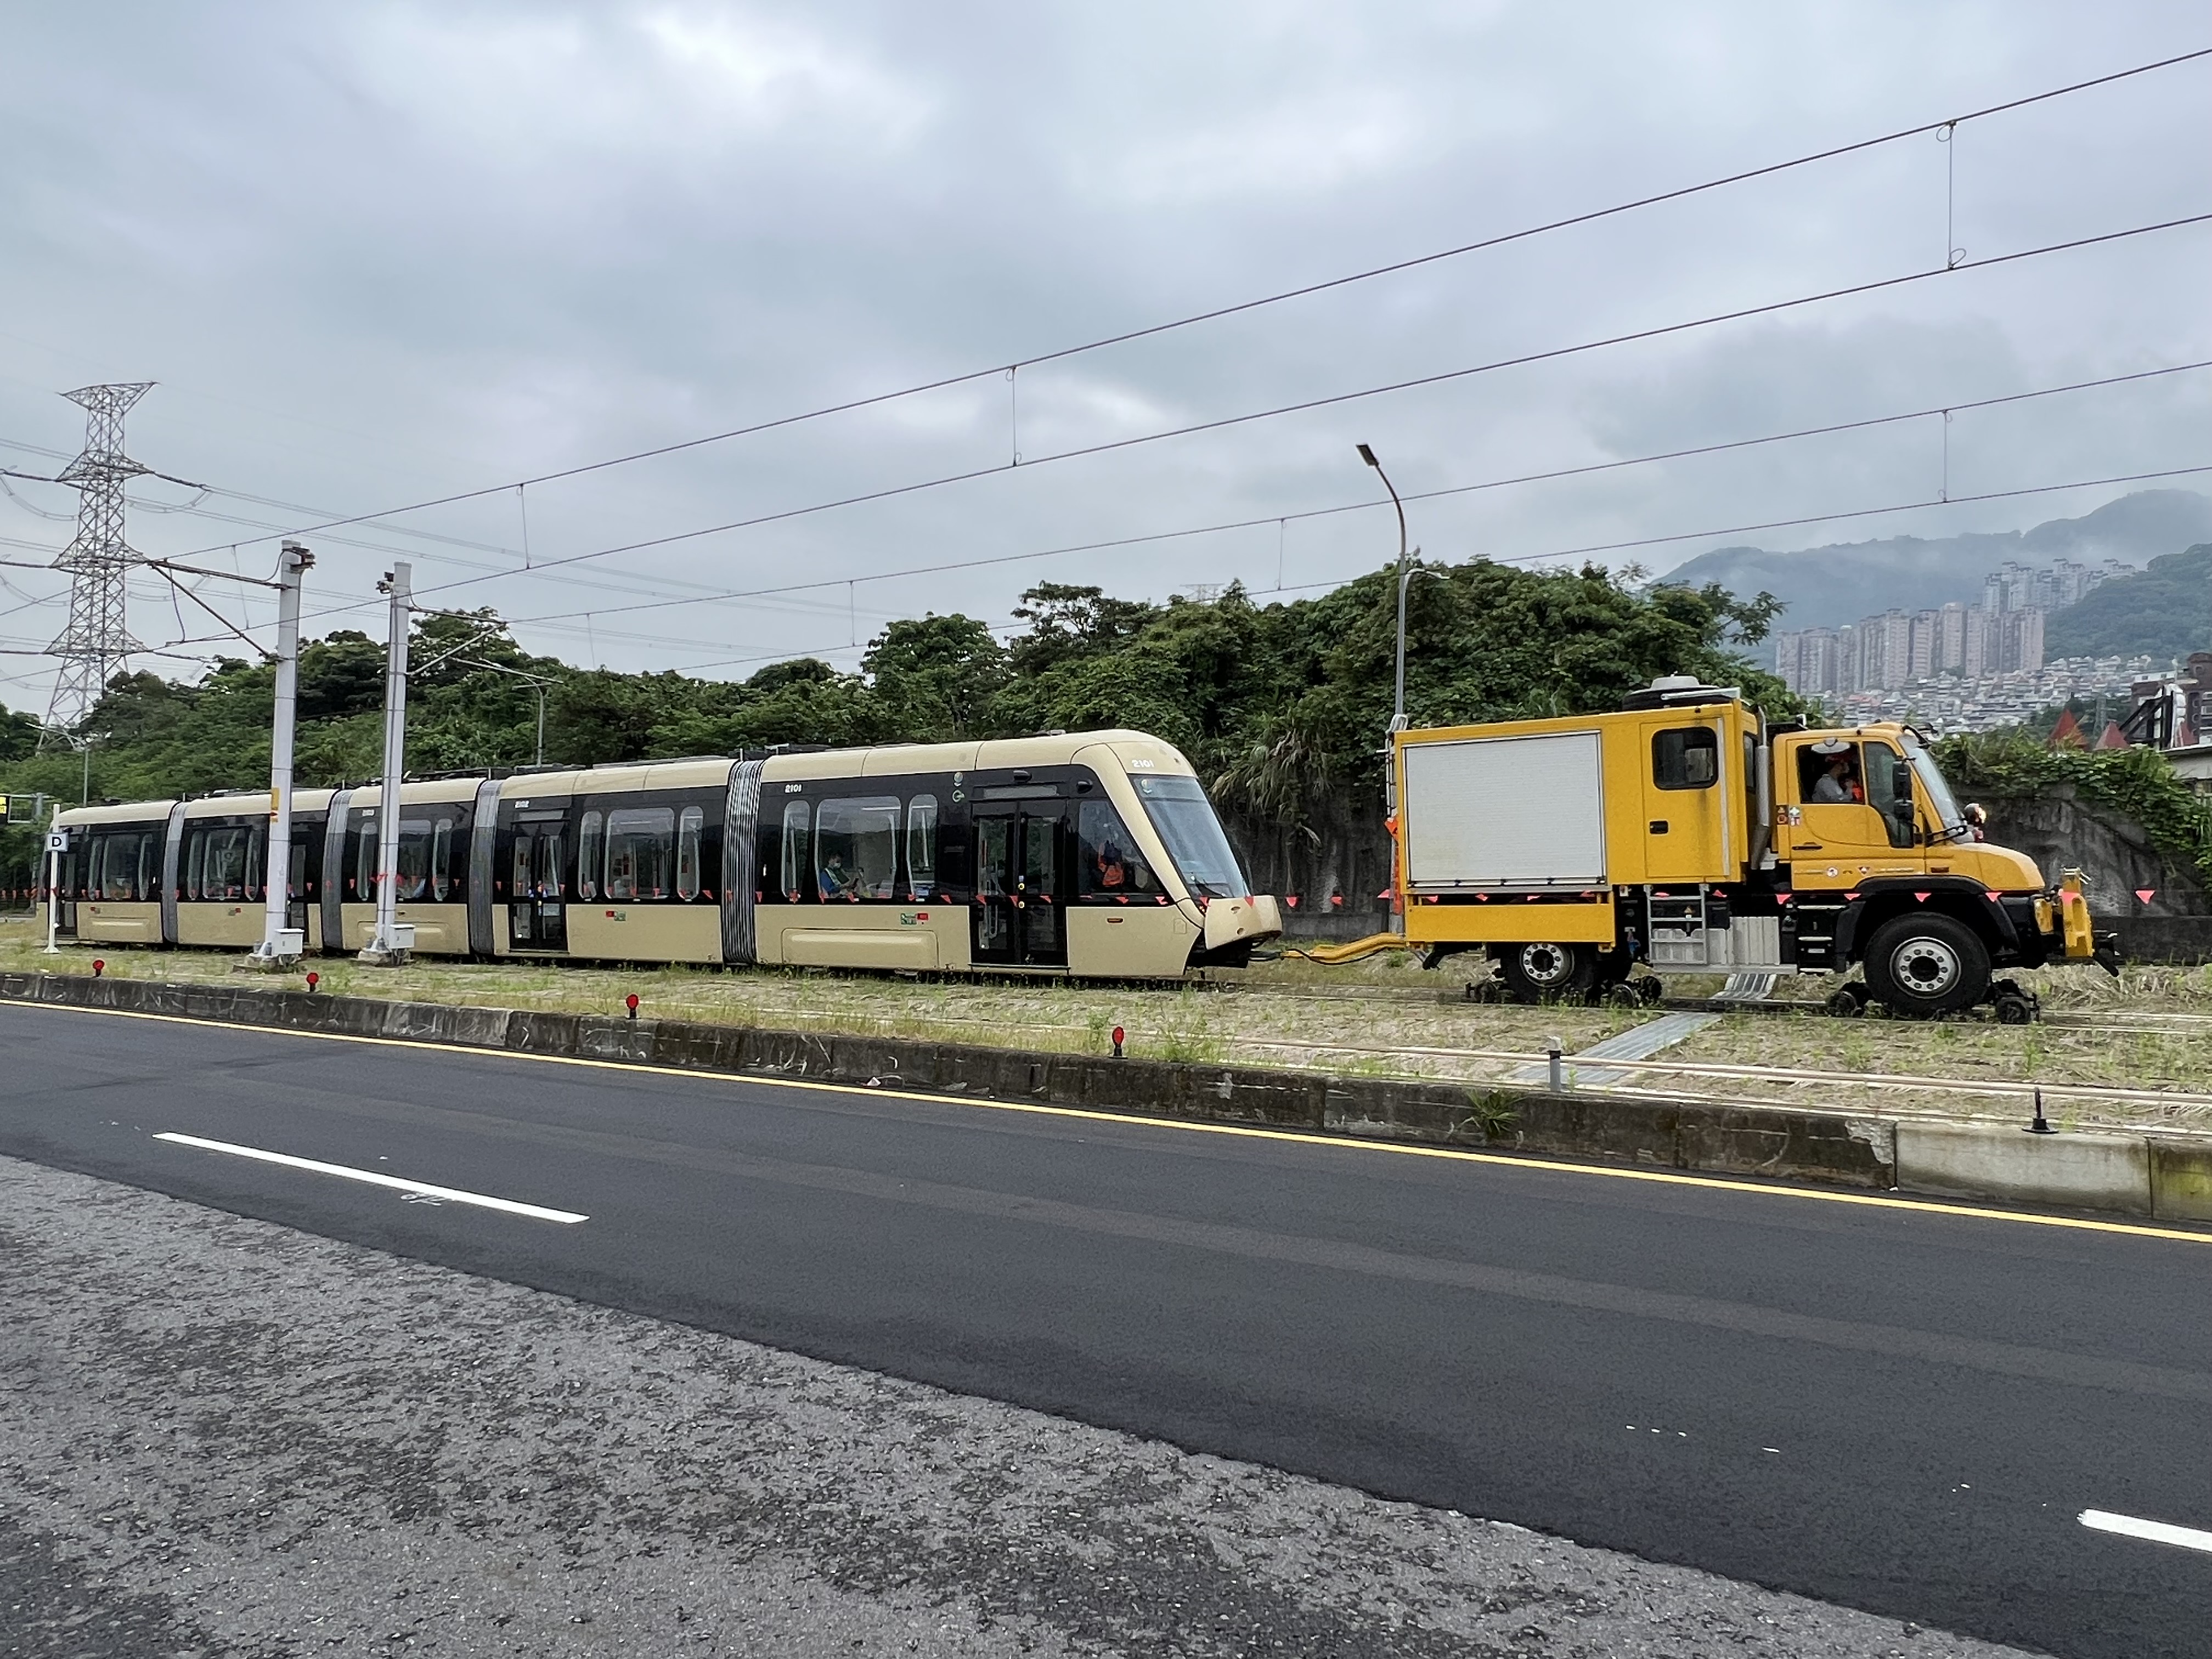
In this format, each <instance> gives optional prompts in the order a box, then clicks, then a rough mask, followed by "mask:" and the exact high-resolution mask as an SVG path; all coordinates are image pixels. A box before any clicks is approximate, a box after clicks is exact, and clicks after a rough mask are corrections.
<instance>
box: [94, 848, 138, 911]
mask: <svg viewBox="0 0 2212 1659" xmlns="http://www.w3.org/2000/svg"><path fill="white" fill-rule="evenodd" d="M91 864H92V877H91V886H92V896H94V898H100V899H107V900H110V901H112V902H127V901H130V900H133V899H136V898H137V896H138V837H137V836H97V837H95V838H94V841H93V843H92V860H91Z"/></svg>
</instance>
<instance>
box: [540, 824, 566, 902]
mask: <svg viewBox="0 0 2212 1659" xmlns="http://www.w3.org/2000/svg"><path fill="white" fill-rule="evenodd" d="M537 878H538V897H539V898H540V899H558V898H560V897H562V885H561V832H560V831H559V830H558V829H556V830H553V831H551V832H550V833H549V834H546V835H542V836H538V865H537Z"/></svg>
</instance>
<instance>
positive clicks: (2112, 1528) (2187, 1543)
mask: <svg viewBox="0 0 2212 1659" xmlns="http://www.w3.org/2000/svg"><path fill="white" fill-rule="evenodd" d="M2081 1524H2082V1525H2083V1526H2085V1527H2092V1528H2095V1529H2096V1530H2097V1531H2099V1532H2116V1533H2118V1534H2120V1535H2121V1536H2122V1537H2123V1538H2141V1539H2143V1540H2145V1541H2148V1542H2149V1543H2153V1544H2178V1545H2179V1546H2180V1547H2182V1548H2183V1549H2185V1550H2203V1552H2205V1553H2207V1554H2208V1555H2212V1532H2199V1531H2197V1528H2194V1527H2175V1526H2169V1525H2168V1524H2167V1523H2166V1522H2163V1521H2139V1520H2137V1519H2136V1517H2135V1516H2132V1515H2114V1514H2112V1513H2111V1512H2110V1511H2109V1510H2082V1511H2081Z"/></svg>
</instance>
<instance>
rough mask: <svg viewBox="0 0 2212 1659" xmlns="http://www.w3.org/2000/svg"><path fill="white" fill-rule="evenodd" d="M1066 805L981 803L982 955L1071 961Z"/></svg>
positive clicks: (977, 907) (1011, 961)
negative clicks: (1069, 948)
mask: <svg viewBox="0 0 2212 1659" xmlns="http://www.w3.org/2000/svg"><path fill="white" fill-rule="evenodd" d="M1065 810H1066V809H1065V808H1063V807H1061V806H1060V805H1059V804H1058V803H1057V802H1037V803H1034V804H1031V803H1024V804H1023V805H1019V806H1013V805H1007V806H979V807H978V808H976V811H975V904H974V906H973V907H972V908H973V909H974V911H975V937H974V939H972V941H971V942H970V943H971V948H972V951H973V954H974V956H975V960H976V961H977V962H979V963H1002V964H1006V965H1007V966H1014V967H1030V968H1065V967H1066V965H1067V909H1066V897H1067V892H1066V888H1067V881H1066V869H1067V862H1068V861H1067V860H1066V858H1065V857H1064V856H1063V854H1062V848H1063V846H1064V844H1065V842H1066V839H1067V837H1066V828H1065V824H1064V823H1063V817H1064V814H1065Z"/></svg>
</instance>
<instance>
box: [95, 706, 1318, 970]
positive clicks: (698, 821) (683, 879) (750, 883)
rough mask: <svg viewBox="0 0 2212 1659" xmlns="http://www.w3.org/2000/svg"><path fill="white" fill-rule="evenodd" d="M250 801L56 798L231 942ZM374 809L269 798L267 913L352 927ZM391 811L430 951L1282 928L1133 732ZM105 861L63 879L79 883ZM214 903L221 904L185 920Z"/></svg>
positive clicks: (371, 887) (1174, 766)
mask: <svg viewBox="0 0 2212 1659" xmlns="http://www.w3.org/2000/svg"><path fill="white" fill-rule="evenodd" d="M257 799H262V798H255V797H228V798H222V799H216V800H212V801H204V802H186V803H184V804H182V805H174V804H167V803H153V804H150V805H145V806H141V807H135V808H101V809H96V812H98V813H106V814H111V815H113V816H112V817H110V818H102V819H100V821H99V822H98V823H95V822H94V814H86V813H64V815H63V817H64V826H65V827H68V828H70V830H71V834H72V836H73V837H76V836H82V837H84V838H86V843H87V845H88V848H89V846H90V844H91V842H92V841H93V840H94V839H96V838H97V837H98V836H101V835H112V836H114V837H115V838H116V840H117V843H118V846H121V845H123V844H124V842H125V837H127V836H136V835H142V834H143V833H144V828H143V826H145V825H148V824H152V825H155V826H157V827H158V826H166V828H167V842H166V853H167V860H168V861H167V866H166V867H167V886H166V890H167V892H168V893H169V894H171V895H173V897H172V899H171V901H170V902H169V904H168V905H167V906H163V907H161V908H164V909H166V910H167V915H163V916H161V926H160V931H159V932H158V933H156V934H155V939H162V940H166V941H167V942H168V943H171V944H234V945H251V944H252V943H254V942H255V941H257V940H258V939H259V937H260V924H259V921H258V912H257V913H255V914H254V915H252V916H250V917H249V916H248V915H246V914H245V913H246V911H247V910H248V909H250V908H251V907H252V904H253V902H255V901H254V900H252V898H249V897H247V896H246V893H245V891H244V889H245V888H246V886H248V885H249V884H250V885H251V890H252V893H254V894H258V882H259V880H260V877H259V875H258V873H256V874H254V875H252V876H251V877H249V878H243V879H242V880H240V882H239V883H238V885H239V886H240V889H241V891H240V895H239V896H238V898H237V899H236V900H235V901H234V900H233V899H232V897H231V896H230V894H231V888H232V886H233V884H234V883H233V877H232V867H233V865H234V863H235V862H236V858H237V856H238V855H239V854H241V853H243V854H248V855H252V854H256V853H257V852H258V847H259V843H258V841H257V840H255V839H254V836H255V833H256V832H254V830H253V828H252V819H251V815H250V814H244V815H242V814H241V811H240V807H241V805H243V804H245V803H248V802H252V801H255V800H257ZM379 806H380V791H379V790H377V789H376V788H374V787H369V788H364V789H355V790H341V791H338V792H337V793H334V794H331V793H325V794H321V795H319V796H316V797H314V798H313V805H312V806H311V805H310V804H309V798H308V797H307V796H306V795H304V794H303V795H302V797H301V801H300V803H299V804H298V805H296V806H295V832H294V833H295V860H294V866H295V872H297V873H296V874H295V898H297V899H299V900H300V901H301V902H302V904H303V906H304V908H305V909H306V911H307V913H308V915H307V918H306V919H304V920H302V921H295V924H294V925H295V926H306V927H307V928H308V930H309V934H310V938H309V945H310V948H312V949H319V950H323V951H345V952H351V951H356V950H358V949H359V948H360V947H361V946H362V945H364V944H366V943H367V942H368V938H369V934H370V931H371V929H372V928H373V927H374V916H375V899H376V880H377V856H376V854H377V833H378V829H377V821H378V810H379ZM400 811H401V816H400V838H399V858H398V870H397V872H396V880H397V881H398V901H399V908H398V916H399V920H400V921H404V922H410V923H412V924H413V926H414V927H415V929H416V934H415V939H416V949H417V950H418V951H424V952H427V953H431V954H447V955H456V956H458V955H474V956H479V957H535V958H538V959H543V960H561V959H568V960H576V959H583V960H592V961H612V962H639V963H649V962H687V963H729V964H740V963H761V964H763V965H773V964H793V965H799V966H811V967H825V968H860V969H905V970H912V971H918V972H933V971H963V970H971V969H980V970H986V971H991V972H997V973H1006V974H1017V975H1051V976H1074V977H1083V978H1142V979H1171V978H1176V977H1178V976H1180V975H1182V974H1183V973H1185V972H1186V971H1188V969H1192V968H1194V967H1206V966H1232V965H1240V964H1242V963H1243V962H1245V961H1246V960H1248V959H1249V956H1250V953H1251V950H1252V947H1253V945H1255V944H1257V943H1260V942H1261V941H1263V940H1266V939H1272V938H1274V937H1275V936H1277V935H1278V934H1279V933H1280V932H1281V931H1282V921H1281V915H1280V913H1279V910H1278V909H1277V908H1276V903H1275V901H1274V900H1273V898H1271V897H1268V896H1264V895H1261V896H1255V895H1253V894H1251V893H1249V892H1248V891H1247V890H1246V884H1245V878H1244V874H1243V870H1242V868H1241V866H1239V865H1238V862H1237V856H1236V854H1235V853H1234V852H1233V851H1232V850H1231V848H1230V845H1229V842H1228V839H1227V837H1226V836H1224V835H1223V833H1222V830H1221V825H1220V822H1219V820H1218V818H1217V817H1215V816H1214V812H1213V809H1212V805H1211V804H1210V803H1208V801H1207V800H1206V795H1205V792H1204V791H1203V789H1202V788H1201V787H1200V784H1199V781H1198V779H1197V777H1196V776H1195V775H1194V773H1193V772H1192V769H1191V767H1190V763H1188V761H1187V760H1185V759H1184V758H1183V757H1182V754H1181V753H1180V752H1179V751H1177V750H1176V749H1175V748H1174V747H1173V746H1171V745H1170V744H1165V743H1163V742H1161V741H1160V740H1159V739H1158V738H1152V737H1148V736H1146V734H1145V733H1143V732H1126V731H1108V732H1080V733H1074V734H1070V735H1055V736H1051V737H1037V738H1017V739H1011V740H1005V741H992V742H982V743H965V744H933V745H896V746H885V747H881V748H874V749H856V750H785V751H781V752H772V753H769V754H768V755H765V756H755V757H744V758H736V759H732V758H729V757H716V758H712V759H693V760H680V761H660V762H653V763H646V764H641V765H633V766H605V767H592V768H586V769H577V770H573V771H538V772H530V773H524V774H518V775H512V776H509V777H506V778H501V779H491V778H459V779H448V780H442V781H423V782H416V783H409V784H406V785H404V786H403V787H402V790H401V795H400ZM262 812H263V817H262V820H261V822H262V823H264V824H265V802H264V805H263V806H262ZM78 821H81V822H78ZM107 823H112V824H113V825H115V826H116V827H115V828H114V829H105V828H103V827H102V826H103V825H105V824H107ZM218 831H222V832H223V834H224V835H228V832H231V831H239V832H240V838H239V841H238V845H236V846H234V845H233V842H232V840H231V839H224V838H222V836H219V835H218V834H217V832H218ZM203 832H204V834H203ZM193 836H202V839H203V840H204V843H205V845H204V851H203V853H202V854H201V855H200V860H201V861H200V862H199V864H197V866H196V865H194V864H193V862H192V856H193V855H192V854H191V851H190V848H191V847H192V846H194V845H196V844H199V843H197V842H195V841H194V840H193ZM74 844H75V842H74V841H73V845H74ZM71 856H72V858H75V857H76V854H74V853H73V854H72V855H71ZM115 856H116V857H117V858H118V859H119V860H122V861H123V862H122V863H120V864H118V866H117V869H118V872H121V871H122V870H123V869H124V868H125V866H126V865H127V866H128V867H129V870H130V871H131V875H130V876H129V877H128V878H125V877H124V876H123V875H121V874H120V873H118V876H117V878H116V883H115V884H116V889H117V890H118V892H120V891H122V890H126V889H127V890H131V891H133V892H136V891H138V890H140V887H139V885H138V884H137V872H138V870H139V868H140V866H139V865H138V864H136V863H131V860H132V859H133V858H143V852H141V851H140V850H139V848H138V843H137V842H131V843H129V850H127V851H125V852H120V853H118V854H116V855H115ZM85 858H86V860H87V861H86V862H85V863H84V865H83V866H82V869H83V870H84V872H86V874H85V876H84V877H82V878H78V877H75V876H72V877H71V878H69V880H71V881H76V884H77V887H78V888H80V889H83V890H89V887H88V881H89V872H91V871H92V869H93V868H94V862H93V860H95V859H98V860H105V858H106V854H94V853H93V852H91V851H88V852H87V853H86V854H85ZM77 867H78V866H76V865H74V864H73V865H72V866H71V869H72V870H76V868H77ZM98 868H99V869H100V871H101V872H105V871H106V868H107V866H106V863H105V862H104V861H103V862H100V863H99V864H98ZM195 871H197V872H198V873H197V876H196V875H195V873H194V872H195ZM211 871H212V872H216V873H215V874H214V875H212V876H211V875H210V873H209V872H211ZM68 891H70V885H69V881H65V882H64V892H65V893H66V892H68ZM210 891H212V892H214V893H215V894H216V896H215V897H214V898H213V899H210V897H209V896H208V895H209V893H210ZM188 894H191V895H196V896H187V895H188ZM102 902H103V903H105V902H106V901H102ZM115 902H117V903H121V902H124V901H121V900H119V899H118V900H117V901H115ZM133 902H137V901H133ZM87 903H88V901H80V907H79V908H80V909H81V910H82V909H83V908H85V905H86V904H87ZM210 903H212V904H215V905H217V906H220V907H229V906H231V905H232V904H234V903H235V904H236V906H237V908H239V910H240V915H238V916H236V917H231V916H229V915H228V911H227V908H226V914H225V915H222V916H207V917H203V916H202V915H199V914H198V912H197V907H205V906H207V905H209V904H210ZM88 921H92V922H96V923H97V925H100V926H114V927H122V926H124V925H125V921H124V919H123V917H122V915H120V913H118V914H117V915H115V916H114V917H113V918H112V919H111V918H108V917H106V916H105V915H102V916H100V917H98V918H88ZM249 921H250V922H251V924H252V925H251V926H250V927H249V926H248V925H247V924H248V922H249ZM85 925H88V924H87V923H80V924H79V936H80V937H87V938H90V937H106V936H107V935H96V934H89V933H83V932H82V927H83V926H85ZM141 925H143V918H142V919H141ZM231 930H234V931H235V933H236V937H232V936H231ZM218 933H219V934H221V935H222V936H221V937H216V936H215V935H216V934H218ZM117 937H118V938H119V937H120V936H119V935H118V936H117Z"/></svg>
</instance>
